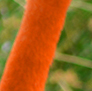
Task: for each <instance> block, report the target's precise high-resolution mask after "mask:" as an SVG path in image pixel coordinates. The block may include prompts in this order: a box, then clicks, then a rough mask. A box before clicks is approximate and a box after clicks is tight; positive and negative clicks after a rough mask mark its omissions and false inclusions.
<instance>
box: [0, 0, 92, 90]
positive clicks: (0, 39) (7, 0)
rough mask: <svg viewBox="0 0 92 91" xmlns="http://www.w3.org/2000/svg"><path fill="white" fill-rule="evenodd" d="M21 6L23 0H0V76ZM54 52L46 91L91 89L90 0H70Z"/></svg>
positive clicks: (22, 6) (19, 18)
mask: <svg viewBox="0 0 92 91" xmlns="http://www.w3.org/2000/svg"><path fill="white" fill-rule="evenodd" d="M24 5H25V1H24V0H15V1H14V0H0V78H1V76H2V73H3V70H4V67H5V63H6V60H7V58H8V56H9V52H10V50H11V47H12V44H13V42H14V39H15V37H16V34H17V32H18V30H19V27H20V24H21V20H22V16H23V12H24ZM57 51H58V53H59V54H60V55H59V54H57V55H56V58H55V61H54V63H53V65H52V67H51V70H50V73H49V78H48V81H47V86H46V91H92V64H91V63H92V0H73V1H72V4H71V6H70V8H69V10H68V13H67V18H66V23H65V27H64V29H63V31H62V35H61V37H60V40H59V43H58V45H57ZM59 56H60V57H59ZM65 57H66V58H65ZM68 59H69V60H68ZM80 59H81V60H80ZM73 61H74V62H73ZM83 64H85V65H84V66H83ZM87 64H89V65H90V66H89V65H87ZM86 65H87V66H86Z"/></svg>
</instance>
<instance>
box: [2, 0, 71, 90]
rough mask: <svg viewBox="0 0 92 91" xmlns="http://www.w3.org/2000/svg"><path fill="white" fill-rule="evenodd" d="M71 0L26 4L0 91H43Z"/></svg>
mask: <svg viewBox="0 0 92 91" xmlns="http://www.w3.org/2000/svg"><path fill="white" fill-rule="evenodd" d="M70 2H71V0H27V3H26V9H25V12H24V17H23V20H22V24H21V27H20V30H19V32H18V35H17V37H16V40H15V42H14V45H13V48H12V50H11V53H10V56H9V58H8V60H7V63H6V66H5V70H4V73H3V76H2V79H1V83H0V91H44V88H45V84H46V80H47V78H48V72H49V68H50V66H51V64H52V60H53V58H54V55H55V50H56V46H57V43H58V40H59V37H60V33H61V30H62V29H63V26H64V21H65V17H66V13H67V9H68V7H69V5H70Z"/></svg>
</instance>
